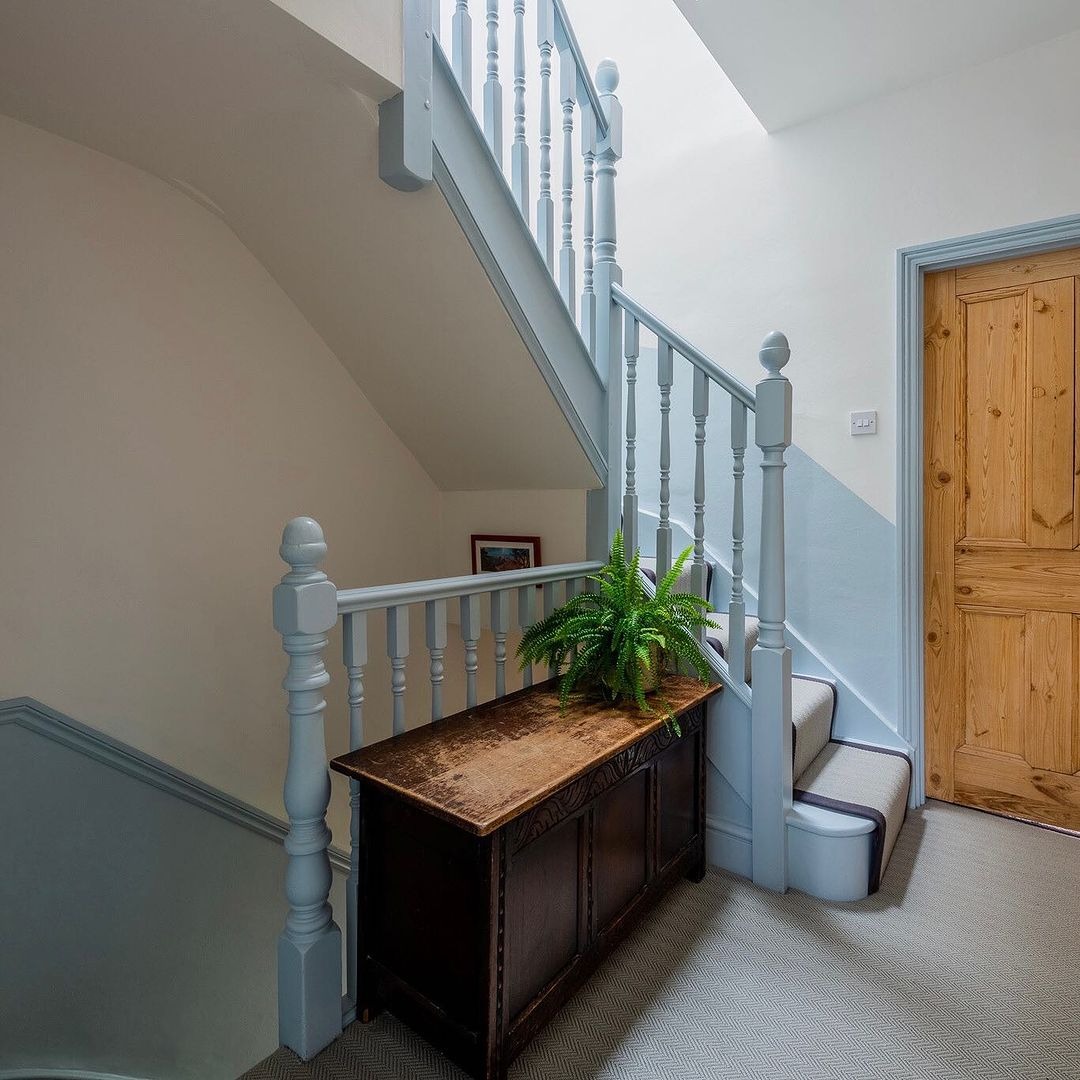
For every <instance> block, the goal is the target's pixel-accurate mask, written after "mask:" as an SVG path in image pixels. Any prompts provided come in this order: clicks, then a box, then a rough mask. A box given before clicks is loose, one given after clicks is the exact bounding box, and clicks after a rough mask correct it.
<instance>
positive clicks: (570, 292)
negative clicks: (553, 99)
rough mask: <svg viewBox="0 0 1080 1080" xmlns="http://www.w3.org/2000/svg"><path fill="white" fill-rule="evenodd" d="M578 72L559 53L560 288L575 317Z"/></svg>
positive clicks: (570, 58)
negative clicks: (560, 134) (575, 165)
mask: <svg viewBox="0 0 1080 1080" xmlns="http://www.w3.org/2000/svg"><path fill="white" fill-rule="evenodd" d="M577 88H578V74H577V67H576V65H575V64H574V57H573V54H572V53H571V52H570V51H569V50H568V49H567V50H563V51H561V52H560V53H559V104H560V105H561V106H562V133H563V147H562V243H561V244H560V246H559V289H560V291H561V292H562V297H563V303H564V304H566V308H567V310H568V311H569V312H570V318H571V319H573V318H574V317H575V314H574V313H575V309H576V308H577V281H576V267H577V252H576V251H575V250H574V106H575V105H577Z"/></svg>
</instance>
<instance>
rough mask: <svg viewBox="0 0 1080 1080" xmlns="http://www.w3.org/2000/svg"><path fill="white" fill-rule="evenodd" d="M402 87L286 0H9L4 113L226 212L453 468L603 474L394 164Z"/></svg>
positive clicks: (441, 224) (461, 254)
mask: <svg viewBox="0 0 1080 1080" xmlns="http://www.w3.org/2000/svg"><path fill="white" fill-rule="evenodd" d="M378 2H379V3H382V2H383V0H378ZM290 6H293V7H297V8H301V7H304V6H305V5H304V4H300V3H291V4H290ZM374 6H376V5H375V4H374V3H368V4H367V7H368V8H372V7H374ZM361 9H363V5H361ZM368 25H369V28H370V24H368ZM391 92H393V87H392V86H391V85H390V84H389V83H387V82H386V80H385V79H382V78H380V77H379V76H377V75H373V73H372V72H371V70H370V69H367V68H365V67H364V66H363V65H361V64H359V63H357V62H356V61H355V59H354V58H353V57H351V56H349V55H347V54H346V53H345V52H344V51H342V50H340V49H338V48H336V47H335V46H333V45H331V44H330V43H328V42H327V41H326V40H325V39H324V38H322V37H320V36H319V35H317V34H314V33H313V32H312V31H311V30H310V29H309V28H308V27H306V26H304V25H303V24H302V23H300V22H298V21H297V20H296V19H294V18H292V17H290V15H288V14H286V13H285V12H284V11H283V10H282V6H278V4H277V3H275V2H273V0H108V2H107V3H87V2H86V0H49V2H48V3H42V2H41V0H3V3H0V113H6V114H7V115H9V116H12V117H14V118H16V119H18V120H21V121H23V122H25V123H28V124H32V125H34V126H35V127H39V128H43V129H45V130H47V131H51V132H54V133H55V134H58V135H61V136H64V137H66V138H69V139H72V140H74V141H76V142H79V143H82V144H84V145H86V146H90V147H92V148H94V149H96V150H100V151H102V152H103V153H105V154H108V155H110V156H112V157H115V158H118V159H120V160H121V161H126V162H129V163H130V164H133V165H135V166H138V167H139V168H142V169H144V170H146V171H147V172H150V173H153V174H155V175H156V176H159V177H161V178H163V179H165V180H168V181H170V182H171V183H173V184H175V185H176V186H177V187H179V188H181V189H182V190H184V191H185V192H187V193H188V194H190V195H192V197H194V198H196V199H197V200H198V201H199V202H201V203H202V204H203V205H204V206H206V207H207V208H208V209H209V210H211V212H215V213H218V214H220V216H221V217H223V218H224V219H225V221H226V222H227V223H228V224H229V225H230V226H231V227H232V229H233V231H234V232H235V233H236V234H237V235H238V236H239V237H240V239H241V240H242V241H243V242H244V243H245V244H246V245H247V247H248V248H249V249H250V250H251V251H252V252H253V253H254V255H255V256H256V257H257V258H258V259H259V260H260V261H261V262H262V263H263V265H264V266H265V267H266V268H267V270H268V271H269V272H270V273H271V274H272V275H273V277H274V278H275V279H276V280H277V282H278V283H279V284H280V285H281V286H282V287H283V288H284V289H285V291H286V292H287V293H288V294H289V296H290V297H291V298H292V299H293V301H294V302H295V303H296V305H297V306H298V307H299V308H300V310H301V311H302V312H303V313H304V315H305V316H306V317H307V319H308V321H309V322H310V323H311V324H312V326H313V327H314V328H315V329H316V330H317V331H318V332H319V333H320V334H321V335H322V337H323V339H324V340H325V341H326V342H327V344H328V345H329V346H330V347H331V348H332V349H333V350H334V352H335V353H336V354H337V356H338V357H339V359H340V360H341V362H342V364H343V365H344V366H345V367H346V368H347V369H348V371H349V372H350V373H351V374H352V376H353V377H354V378H355V380H356V382H357V383H358V385H359V386H360V388H361V389H362V390H363V391H364V392H365V394H366V395H367V397H368V399H369V400H370V401H371V402H372V404H373V405H374V406H375V408H376V409H377V410H378V411H379V413H380V414H381V416H382V418H383V419H384V420H385V421H386V423H387V424H388V425H389V426H390V427H391V428H392V429H393V430H394V431H395V432H396V434H397V435H398V437H399V438H400V439H401V440H402V441H403V442H404V443H405V445H406V446H408V447H409V449H410V450H412V452H413V453H414V454H415V455H416V457H417V459H418V460H419V461H420V463H421V465H422V466H423V467H424V468H425V469H426V470H427V471H428V473H429V474H430V475H431V477H432V479H433V480H434V481H435V483H436V484H437V485H439V486H440V487H441V488H443V489H444V490H455V489H465V488H472V489H502V488H579V487H581V488H583V487H589V486H593V485H594V484H595V482H596V478H595V474H594V473H593V470H592V468H591V466H590V465H589V462H588V458H587V457H586V456H585V453H584V451H583V450H582V449H581V448H580V446H579V445H578V444H577V442H576V440H575V439H574V438H573V437H572V436H571V434H570V427H569V425H568V424H567V422H566V419H565V417H564V416H563V414H562V412H561V410H560V409H559V407H558V405H557V404H556V402H555V400H554V398H553V397H552V395H551V393H550V391H549V390H548V388H547V385H546V383H545V382H544V380H543V377H542V376H541V374H540V372H539V371H538V369H537V367H536V364H535V362H534V361H533V359H532V357H531V355H530V354H529V352H528V351H527V350H526V348H525V346H524V344H523V342H522V340H521V337H520V335H519V334H518V333H517V331H516V329H515V328H514V326H513V324H512V322H511V321H510V318H509V316H508V315H507V313H506V311H505V309H504V308H503V306H502V303H501V301H500V300H499V298H498V296H497V294H496V293H495V290H494V289H493V288H492V285H491V282H490V281H489V280H488V278H487V276H486V275H485V273H484V271H483V269H482V267H481V266H480V263H479V262H478V260H477V258H476V256H475V254H474V252H473V250H472V248H471V247H470V246H469V243H468V240H467V239H466V238H465V236H464V234H463V233H462V231H461V229H460V227H459V226H458V223H457V221H456V220H455V218H454V217H453V214H452V213H451V211H450V208H449V206H448V205H447V203H446V200H445V199H444V198H443V196H442V194H441V193H440V192H439V191H438V190H437V189H436V188H434V187H433V186H432V187H428V188H426V189H425V190H423V191H420V192H416V193H414V194H411V195H406V194H403V193H401V192H398V191H394V190H392V189H391V188H390V187H388V186H387V185H386V184H384V183H382V182H381V181H380V180H379V178H378V149H377V140H378V123H377V111H376V105H375V102H374V100H372V96H371V95H374V96H383V97H385V96H386V95H387V94H388V93H391ZM296 377H297V380H298V381H300V380H303V378H304V372H303V371H302V370H298V371H297V373H296ZM525 414H527V415H528V419H529V422H528V423H526V424H523V423H522V422H521V418H522V416H523V415H525ZM297 422H298V423H300V422H303V423H307V424H310V425H311V436H312V438H316V439H317V438H318V418H317V417H306V418H303V419H302V420H301V418H299V417H298V419H297ZM266 437H267V438H268V439H272V438H273V432H267V433H266Z"/></svg>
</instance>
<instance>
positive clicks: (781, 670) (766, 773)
mask: <svg viewBox="0 0 1080 1080" xmlns="http://www.w3.org/2000/svg"><path fill="white" fill-rule="evenodd" d="M759 355H760V358H761V364H762V366H763V367H764V368H765V370H766V372H767V374H766V377H765V378H764V379H762V380H761V382H759V383H758V385H757V405H758V408H757V416H756V419H755V423H754V438H755V441H756V442H757V444H758V446H759V447H760V448H761V453H762V461H761V554H760V567H759V571H758V573H759V579H758V622H759V624H760V629H759V631H758V640H757V644H756V645H755V646H754V652H753V656H752V657H751V676H752V681H753V687H754V697H753V704H752V707H751V761H752V765H751V777H750V786H751V813H752V821H753V844H754V846H753V851H752V856H753V874H754V882H755V883H756V884H758V885H763V886H765V887H766V888H769V889H773V890H775V891H777V892H783V891H784V890H785V889H786V888H787V881H788V877H787V815H788V811H789V810H790V809H791V802H792V774H791V769H792V732H791V649H790V648H788V645H787V641H786V639H785V636H784V621H785V618H786V603H785V583H784V452H785V451H786V450H787V448H788V447H789V446H790V445H791V383H790V382H788V380H787V379H786V378H785V377H784V375H782V374H781V369H782V368H783V367H784V365H785V364H787V362H788V359H789V358H790V356H791V350H790V349H789V348H788V343H787V339H786V338H785V337H784V335H783V334H781V333H778V332H775V331H774V332H773V333H771V334H769V335H768V337H766V338H765V341H764V343H763V344H762V347H761V352H760V354H759Z"/></svg>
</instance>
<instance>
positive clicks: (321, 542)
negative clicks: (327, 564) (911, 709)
mask: <svg viewBox="0 0 1080 1080" xmlns="http://www.w3.org/2000/svg"><path fill="white" fill-rule="evenodd" d="M278 551H279V552H280V553H281V557H282V559H284V560H285V562H287V563H288V564H289V566H291V567H292V568H293V570H314V569H315V568H316V567H317V566H318V565H319V563H321V562H322V561H323V559H325V558H326V538H325V537H324V536H323V531H322V526H321V525H320V524H319V523H318V522H317V521H316V520H315V519H314V518H310V517H297V518H293V519H292V521H290V522H289V524H288V525H286V526H285V529H284V530H283V532H282V534H281V547H280V548H279V549H278Z"/></svg>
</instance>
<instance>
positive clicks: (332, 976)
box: [274, 517, 341, 1060]
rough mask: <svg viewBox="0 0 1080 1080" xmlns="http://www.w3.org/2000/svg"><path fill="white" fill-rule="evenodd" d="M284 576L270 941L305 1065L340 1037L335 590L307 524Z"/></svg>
mask: <svg viewBox="0 0 1080 1080" xmlns="http://www.w3.org/2000/svg"><path fill="white" fill-rule="evenodd" d="M279 551H280V553H281V557H282V559H283V560H284V561H285V562H286V563H287V564H288V566H289V571H288V573H286V574H285V576H284V577H283V578H282V579H281V582H280V584H279V585H277V587H276V588H275V589H274V628H275V629H276V630H277V631H278V633H279V634H281V641H282V647H283V648H284V650H285V653H286V655H287V656H288V657H289V666H288V670H287V671H286V673H285V679H284V681H283V682H282V686H283V687H284V689H285V691H286V693H287V695H288V703H287V705H286V711H287V712H288V716H289V763H288V767H287V769H286V773H285V792H284V799H285V812H286V814H287V815H288V818H289V834H288V836H287V837H286V838H285V851H286V853H287V854H288V865H287V867H286V870H285V896H286V899H287V900H288V903H289V911H288V914H287V915H286V918H285V928H284V929H283V930H282V932H281V936H280V937H279V938H278V1034H279V1038H280V1041H281V1043H282V1044H283V1045H284V1046H288V1047H290V1048H291V1049H292V1050H294V1051H296V1053H298V1054H299V1055H300V1056H301V1057H302V1058H304V1059H305V1060H307V1059H310V1058H312V1057H314V1056H315V1054H317V1053H318V1052H319V1051H320V1050H322V1049H323V1048H324V1047H325V1046H328V1045H329V1044H330V1043H331V1042H332V1041H333V1040H334V1039H335V1038H337V1036H338V1035H340V1034H341V931H340V930H339V929H338V927H337V925H336V924H335V923H334V913H333V910H332V909H331V907H330V884H331V870H330V858H329V856H328V854H327V848H328V847H329V846H330V839H331V837H330V830H329V829H328V828H327V827H326V808H327V806H328V804H329V802H330V774H329V772H328V771H327V765H326V738H325V733H324V730H323V711H324V710H325V709H326V700H325V698H324V697H323V688H324V687H325V686H326V685H327V683H329V682H330V676H329V674H328V673H327V670H326V665H325V664H324V663H323V651H324V650H325V649H326V634H327V631H329V630H330V628H331V627H332V626H333V625H334V624H335V623H336V622H337V589H336V588H335V586H334V584H333V582H331V581H328V580H327V577H326V574H324V573H323V571H322V570H320V569H319V566H320V564H321V563H322V561H323V559H324V558H325V557H326V539H325V538H324V536H323V531H322V529H321V527H320V526H319V523H318V522H317V521H315V520H314V519H313V518H309V517H298V518H293V520H292V521H290V522H289V524H288V525H286V526H285V530H284V532H283V533H282V535H281V547H280V549H279Z"/></svg>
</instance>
